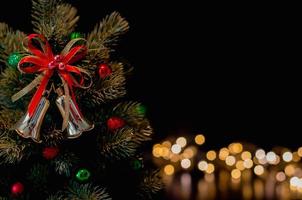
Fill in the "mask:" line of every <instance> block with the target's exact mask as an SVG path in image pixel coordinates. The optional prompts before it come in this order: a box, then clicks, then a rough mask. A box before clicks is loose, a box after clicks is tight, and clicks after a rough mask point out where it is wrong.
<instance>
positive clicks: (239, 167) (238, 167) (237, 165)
mask: <svg viewBox="0 0 302 200" xmlns="http://www.w3.org/2000/svg"><path fill="white" fill-rule="evenodd" d="M236 168H237V169H239V170H241V171H242V170H244V165H243V160H239V161H238V162H237V163H236Z"/></svg>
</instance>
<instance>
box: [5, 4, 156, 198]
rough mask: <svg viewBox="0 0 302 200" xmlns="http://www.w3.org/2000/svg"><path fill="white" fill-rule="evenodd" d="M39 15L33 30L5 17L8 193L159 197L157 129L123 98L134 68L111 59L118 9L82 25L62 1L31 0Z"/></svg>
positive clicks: (124, 26)
mask: <svg viewBox="0 0 302 200" xmlns="http://www.w3.org/2000/svg"><path fill="white" fill-rule="evenodd" d="M32 18H33V21H32V24H33V26H34V31H33V32H34V33H30V34H25V33H23V32H21V31H14V30H13V29H12V28H10V27H9V26H8V25H7V24H5V23H0V70H1V75H0V159H1V160H0V164H1V165H0V199H1V200H2V199H48V200H55V199H56V200H58V199H87V200H88V199H91V200H92V199H93V200H100V199H102V200H103V199H111V198H113V199H118V197H119V195H123V199H151V198H152V195H153V194H154V193H156V192H157V191H159V190H160V189H161V182H160V179H159V177H158V173H157V170H153V169H151V167H150V169H149V167H147V166H146V165H144V156H143V150H144V149H143V148H142V146H143V145H142V144H143V143H145V142H146V141H148V140H150V139H151V136H152V128H151V127H150V124H149V121H148V120H147V119H146V116H145V115H146V108H145V107H144V106H143V105H142V104H140V103H138V102H133V101H125V98H123V97H124V96H125V95H126V88H125V81H126V76H127V75H128V74H129V72H130V70H131V68H126V67H124V65H123V63H122V62H119V61H112V60H111V59H110V55H112V52H113V49H112V48H113V47H114V45H116V42H117V40H118V39H119V37H120V36H121V35H122V34H124V33H125V32H127V30H128V29H129V26H128V23H127V21H126V20H125V19H124V18H123V17H121V16H120V14H119V13H117V12H113V13H112V14H110V15H108V16H107V17H105V18H104V19H103V20H102V21H101V22H100V23H99V24H97V25H96V26H95V28H94V29H93V30H92V31H91V32H90V33H88V34H83V33H80V32H75V27H76V23H77V21H78V20H79V17H78V16H77V10H76V8H74V7H72V6H71V5H69V4H66V3H64V2H62V1H60V0H33V1H32ZM111 57H112V56H111ZM123 100H124V101H123Z"/></svg>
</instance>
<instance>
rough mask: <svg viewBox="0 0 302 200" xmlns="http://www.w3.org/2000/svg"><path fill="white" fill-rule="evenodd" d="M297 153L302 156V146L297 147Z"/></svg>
mask: <svg viewBox="0 0 302 200" xmlns="http://www.w3.org/2000/svg"><path fill="white" fill-rule="evenodd" d="M298 155H299V156H300V157H302V147H300V148H299V149H298Z"/></svg>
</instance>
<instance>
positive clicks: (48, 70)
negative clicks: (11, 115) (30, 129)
mask: <svg viewBox="0 0 302 200" xmlns="http://www.w3.org/2000/svg"><path fill="white" fill-rule="evenodd" d="M26 39H27V41H28V43H27V47H28V48H27V50H28V52H30V53H31V54H32V55H29V56H25V57H24V58H22V59H21V60H20V62H19V64H18V69H19V70H20V71H21V72H23V73H30V74H34V73H41V74H42V77H41V81H40V82H39V87H38V89H37V91H36V92H35V94H34V96H33V97H32V99H31V101H30V103H29V105H28V114H29V116H32V115H33V114H34V112H35V110H36V108H37V106H38V104H39V102H40V100H41V98H42V96H43V93H44V91H45V89H46V87H47V84H48V82H49V80H50V78H51V77H52V75H53V74H54V73H55V72H57V73H58V74H59V76H60V77H61V80H62V82H63V84H64V83H67V85H68V87H64V88H65V92H67V93H68V92H69V91H66V88H67V90H68V89H69V90H70V91H71V98H72V99H73V100H74V103H75V105H77V104H76V101H75V95H74V92H73V87H81V88H85V87H84V86H83V84H84V76H83V73H85V74H88V73H87V72H86V71H84V70H83V69H81V68H78V67H76V66H72V65H71V64H72V63H74V62H76V61H78V60H79V59H81V58H82V57H83V56H85V54H86V52H87V48H86V47H85V46H84V45H75V46H74V44H75V43H76V42H78V41H79V40H83V39H74V40H71V41H70V42H69V43H68V44H67V45H66V47H65V48H64V49H63V50H62V52H61V54H60V55H54V54H53V52H52V49H51V46H50V44H49V43H48V41H47V39H46V38H45V37H44V36H43V35H39V34H30V35H29V36H27V37H26ZM34 41H35V42H36V43H34ZM37 42H38V44H39V45H40V48H38V47H37ZM73 46H74V47H73ZM72 74H74V75H77V77H79V81H77V80H76V79H75V78H74V76H73V75H72ZM34 81H35V80H34ZM34 81H33V82H34ZM30 89H32V88H30ZM30 89H29V90H30ZM20 92H21V91H20ZM27 92H28V91H26V92H23V94H21V95H19V97H17V98H15V100H17V99H18V98H20V97H22V96H23V95H24V94H26V93H27ZM21 93H22V92H21ZM68 105H69V103H68Z"/></svg>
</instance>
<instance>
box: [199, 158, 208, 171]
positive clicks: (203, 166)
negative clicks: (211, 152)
mask: <svg viewBox="0 0 302 200" xmlns="http://www.w3.org/2000/svg"><path fill="white" fill-rule="evenodd" d="M197 167H198V169H199V170H201V171H205V170H207V169H208V163H207V162H206V161H204V160H202V161H200V162H199V163H198V165H197Z"/></svg>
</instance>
